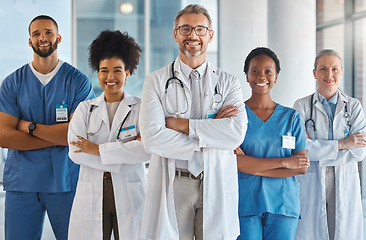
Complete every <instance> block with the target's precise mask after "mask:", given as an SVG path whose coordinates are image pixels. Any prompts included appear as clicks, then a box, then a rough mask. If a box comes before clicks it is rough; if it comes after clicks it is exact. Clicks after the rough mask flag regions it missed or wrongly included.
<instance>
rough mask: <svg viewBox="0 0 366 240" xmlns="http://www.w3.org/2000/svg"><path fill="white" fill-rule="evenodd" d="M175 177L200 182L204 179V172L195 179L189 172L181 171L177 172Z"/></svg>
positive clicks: (177, 170)
mask: <svg viewBox="0 0 366 240" xmlns="http://www.w3.org/2000/svg"><path fill="white" fill-rule="evenodd" d="M175 176H176V177H187V178H190V179H193V180H200V179H203V172H201V173H200V174H198V176H197V177H195V176H194V175H192V173H190V172H188V171H182V170H179V169H176V170H175Z"/></svg>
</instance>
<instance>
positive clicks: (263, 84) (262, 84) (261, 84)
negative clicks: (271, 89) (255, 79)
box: [257, 83, 267, 87]
mask: <svg viewBox="0 0 366 240" xmlns="http://www.w3.org/2000/svg"><path fill="white" fill-rule="evenodd" d="M257 85H258V86H261V87H264V86H266V85H267V83H257Z"/></svg>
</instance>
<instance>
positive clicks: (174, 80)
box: [164, 60, 222, 116]
mask: <svg viewBox="0 0 366 240" xmlns="http://www.w3.org/2000/svg"><path fill="white" fill-rule="evenodd" d="M174 62H175V60H174V61H173V63H172V65H171V68H172V77H170V78H169V79H168V80H167V81H166V83H165V97H164V101H165V106H167V105H166V96H167V95H168V88H169V84H173V83H175V84H179V85H180V87H181V88H182V89H183V93H184V98H185V109H184V110H183V111H175V112H171V111H169V110H168V107H167V109H166V111H167V112H168V113H169V114H170V115H176V116H178V115H180V114H185V113H187V111H188V98H187V94H186V92H185V90H184V86H183V82H182V80H180V79H179V78H177V77H176V76H175V74H174ZM213 100H214V102H215V103H220V102H221V101H222V95H221V94H220V93H219V91H218V89H217V85H216V86H215V94H214V96H213ZM176 104H177V106H176V109H178V94H176Z"/></svg>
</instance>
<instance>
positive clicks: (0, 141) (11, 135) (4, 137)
mask: <svg viewBox="0 0 366 240" xmlns="http://www.w3.org/2000/svg"><path fill="white" fill-rule="evenodd" d="M0 122H1V125H2V126H1V128H0V146H1V147H3V148H9V149H14V150H22V151H26V150H35V149H40V148H46V147H51V146H56V145H58V144H56V143H53V142H49V141H45V140H43V139H40V138H38V137H36V136H31V135H29V134H28V133H24V132H22V131H19V130H18V129H17V126H18V123H19V119H18V118H17V117H14V116H12V115H10V114H7V113H4V112H0Z"/></svg>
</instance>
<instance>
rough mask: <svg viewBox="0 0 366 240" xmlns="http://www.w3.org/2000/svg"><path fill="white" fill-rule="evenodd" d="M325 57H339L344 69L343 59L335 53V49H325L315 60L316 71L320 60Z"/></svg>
mask: <svg viewBox="0 0 366 240" xmlns="http://www.w3.org/2000/svg"><path fill="white" fill-rule="evenodd" d="M323 56H335V57H338V58H339V60H340V62H341V67H342V69H343V65H342V58H341V56H339V54H338V53H337V52H336V51H334V50H333V49H323V50H321V51H320V52H319V53H318V54H317V55H316V58H315V62H314V70H315V69H316V67H317V66H318V62H319V58H321V57H323Z"/></svg>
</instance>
